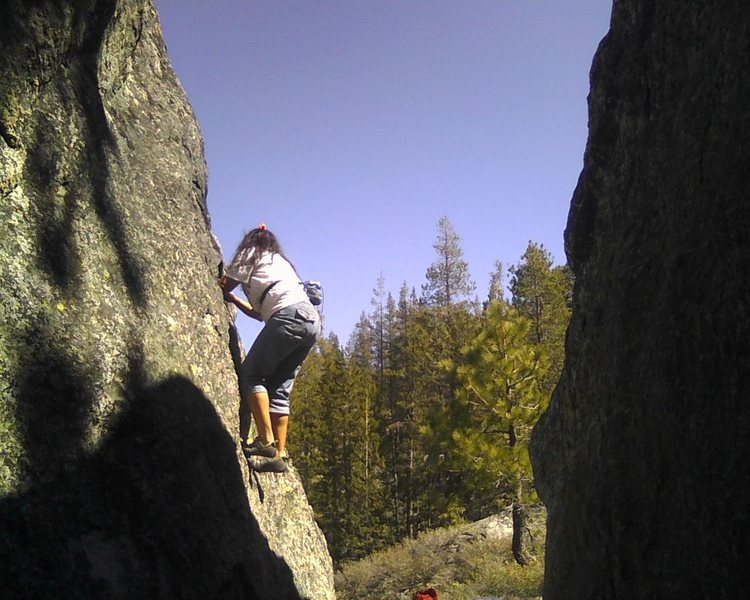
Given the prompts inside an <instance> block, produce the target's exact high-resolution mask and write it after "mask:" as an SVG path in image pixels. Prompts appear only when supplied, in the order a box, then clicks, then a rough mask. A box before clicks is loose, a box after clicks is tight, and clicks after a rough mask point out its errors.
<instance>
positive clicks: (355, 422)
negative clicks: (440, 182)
mask: <svg viewBox="0 0 750 600" xmlns="http://www.w3.org/2000/svg"><path fill="white" fill-rule="evenodd" d="M434 249H435V261H434V262H433V263H432V264H431V265H429V266H428V267H427V268H426V272H425V282H424V283H423V284H422V285H421V288H420V289H419V291H417V289H416V288H414V287H410V286H409V285H408V284H407V283H403V284H402V285H401V287H400V290H399V292H398V296H397V297H394V296H393V294H392V293H390V292H388V291H386V282H385V279H384V277H383V276H382V275H381V276H380V278H379V279H378V280H377V282H376V284H375V287H374V289H373V295H372V301H371V308H370V310H369V312H368V311H363V312H362V314H361V316H360V319H359V321H358V323H357V325H356V327H355V328H354V331H353V333H352V335H351V337H350V339H349V340H348V341H347V343H346V344H341V343H340V342H339V340H338V339H337V337H336V336H335V334H330V335H328V336H327V337H324V338H323V339H321V340H320V342H319V343H318V345H317V347H316V349H315V350H314V351H313V353H311V355H310V356H309V358H308V359H307V361H306V363H305V365H304V367H303V369H302V372H301V373H300V375H299V377H298V380H297V383H296V387H295V393H294V411H295V413H294V428H293V429H292V430H291V431H290V438H289V441H290V451H291V455H292V458H293V461H294V465H295V467H296V468H297V470H298V471H299V473H300V475H301V477H302V480H303V482H304V485H305V489H306V491H307V494H308V496H309V500H310V503H311V504H312V506H313V508H314V510H315V513H316V518H317V519H318V522H319V524H320V526H321V528H322V529H323V531H324V533H325V535H326V538H327V540H328V545H329V549H330V552H331V554H332V556H333V558H334V561H335V562H336V563H337V564H340V563H342V562H344V561H353V560H358V559H360V558H362V557H364V556H367V555H369V554H371V553H372V552H374V551H376V550H380V549H383V548H386V547H389V546H392V545H394V544H396V543H398V542H399V541H401V540H404V539H406V538H415V537H416V536H417V535H418V534H420V533H421V532H424V531H427V530H431V529H435V528H439V527H446V526H450V525H454V524H457V523H460V522H463V521H474V520H478V519H482V518H484V517H487V516H489V515H492V514H495V513H498V512H499V511H500V510H502V509H504V508H508V507H512V513H513V526H514V531H513V556H514V558H515V560H516V562H518V563H519V564H525V563H526V562H527V561H528V560H530V559H532V557H533V552H534V549H533V543H532V540H531V539H529V537H528V535H527V532H528V528H527V527H526V526H525V519H526V515H527V514H528V507H529V506H531V505H533V504H534V503H536V502H538V498H537V496H536V493H535V491H534V481H533V474H532V470H531V464H530V460H529V452H528V444H529V440H530V435H531V429H532V427H533V426H534V424H535V423H536V421H537V419H538V418H539V416H540V415H541V413H542V412H543V411H544V410H545V409H546V407H547V406H548V404H549V401H550V396H551V394H552V391H553V389H554V387H555V384H556V382H557V379H558V377H559V375H560V372H561V369H562V364H563V358H564V338H565V332H566V329H567V325H568V321H569V318H570V310H571V296H572V285H573V282H572V275H571V272H570V270H569V269H568V268H567V266H559V265H557V266H556V265H555V264H554V260H553V257H552V256H551V255H550V253H549V252H548V251H547V250H546V249H545V248H544V247H543V246H542V245H540V244H537V243H535V242H533V241H532V242H529V244H528V247H527V248H526V251H525V253H524V254H523V256H521V257H520V259H519V260H518V262H517V263H515V264H511V265H509V266H508V268H507V269H506V268H505V267H504V265H503V264H502V263H501V262H500V261H496V262H495V269H494V270H493V272H492V273H490V274H489V280H488V294H487V297H486V298H484V299H480V298H478V297H477V296H476V294H475V287H476V286H475V284H474V282H473V281H472V280H471V278H470V275H469V265H468V264H467V263H466V261H465V259H464V256H463V251H462V248H461V244H460V238H459V236H458V234H457V233H456V232H455V230H454V229H453V226H452V225H451V223H450V221H449V219H448V218H447V217H442V218H441V219H440V221H439V223H438V226H437V236H436V241H435V243H434Z"/></svg>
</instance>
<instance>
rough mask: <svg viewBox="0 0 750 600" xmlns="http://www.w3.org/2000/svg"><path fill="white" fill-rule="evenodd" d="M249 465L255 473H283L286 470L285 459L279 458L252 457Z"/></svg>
mask: <svg viewBox="0 0 750 600" xmlns="http://www.w3.org/2000/svg"><path fill="white" fill-rule="evenodd" d="M250 467H251V468H252V469H253V471H256V472H257V473H284V472H285V471H286V470H287V466H286V461H285V460H284V459H283V458H281V457H279V458H267V459H265V460H263V459H254V460H252V461H250Z"/></svg>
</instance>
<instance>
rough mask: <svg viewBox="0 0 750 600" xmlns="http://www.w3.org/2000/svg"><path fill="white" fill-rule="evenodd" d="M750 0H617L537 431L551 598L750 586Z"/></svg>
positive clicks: (682, 594)
mask: <svg viewBox="0 0 750 600" xmlns="http://www.w3.org/2000/svg"><path fill="white" fill-rule="evenodd" d="M748 73H750V4H748V3H747V2H746V1H744V0H743V1H741V2H740V1H738V0H734V1H726V2H684V1H682V0H671V1H667V0H665V1H662V2H650V1H646V0H618V1H616V2H614V9H613V18H612V24H611V30H610V32H609V34H608V35H607V36H606V38H605V39H604V40H603V42H602V44H601V45H600V48H599V50H598V52H597V55H596V57H595V60H594V64H593V67H592V74H591V81H592V88H591V94H590V97H589V112H590V120H589V123H590V131H589V139H588V144H587V148H586V154H585V160H584V169H583V172H582V174H581V177H580V180H579V182H578V186H577V188H576V190H575V193H574V197H573V203H572V207H571V212H570V218H569V222H568V228H567V231H566V250H567V254H568V258H569V261H570V263H571V266H572V268H573V271H574V273H575V277H576V285H575V292H574V310H573V318H572V322H571V326H570V330H569V335H568V339H567V352H568V356H567V363H566V365H565V369H564V373H563V376H562V379H561V382H560V385H559V387H558V389H557V391H556V393H555V395H554V398H553V401H552V404H551V407H550V409H549V411H548V412H547V413H546V415H545V416H544V417H543V418H542V419H541V421H540V423H539V425H538V426H537V428H536V430H535V432H534V436H533V445H532V453H533V462H534V467H535V475H536V478H537V485H538V488H539V490H540V492H541V495H542V497H543V500H544V502H545V504H546V505H547V509H548V535H547V554H546V560H547V562H546V574H545V586H544V597H545V600H556V599H559V598H565V599H568V598H576V599H577V600H584V599H589V598H591V599H593V598H597V599H600V598H628V599H630V598H640V599H643V598H659V599H663V598H739V597H744V595H746V593H747V583H748V581H747V577H748V576H747V569H746V565H745V562H746V558H747V556H748V539H750V531H748V529H749V528H748V512H749V508H748V506H749V505H748V501H747V495H746V494H747V493H746V491H745V490H747V488H748V483H749V482H748V472H749V469H748V467H749V466H750V464H749V461H748V444H749V443H750V442H749V441H748V440H750V428H749V427H748V420H749V415H750V405H748V398H749V397H750V366H749V365H750V362H748V357H749V356H750V313H749V312H748V309H749V308H750V294H749V292H750V240H748V232H750V202H748V190H749V189H750V78H749V77H748Z"/></svg>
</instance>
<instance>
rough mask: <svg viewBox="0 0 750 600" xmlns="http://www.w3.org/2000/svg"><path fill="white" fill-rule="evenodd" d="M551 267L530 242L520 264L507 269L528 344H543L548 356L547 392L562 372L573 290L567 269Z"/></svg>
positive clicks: (542, 251)
mask: <svg viewBox="0 0 750 600" xmlns="http://www.w3.org/2000/svg"><path fill="white" fill-rule="evenodd" d="M552 265H553V260H552V255H551V254H550V253H549V252H548V251H547V250H546V249H545V248H544V246H542V245H538V244H536V243H535V242H531V241H530V242H529V245H528V247H527V248H526V252H525V253H524V255H523V256H522V257H521V262H520V263H519V264H518V265H514V266H511V267H510V269H509V271H510V274H511V281H510V290H511V294H512V304H513V306H514V307H515V308H516V309H517V310H518V312H519V313H520V314H522V315H523V316H525V317H527V318H528V319H530V320H531V323H532V327H531V330H530V332H529V335H530V340H531V341H532V342H533V343H535V344H543V345H544V346H545V348H546V350H547V352H548V354H549V358H550V361H551V365H552V367H551V369H550V372H549V374H548V381H547V382H546V387H547V389H548V390H549V391H550V392H551V391H552V389H553V388H554V385H555V384H556V383H557V379H558V378H559V375H560V373H561V372H562V366H563V361H564V358H565V348H564V346H565V332H566V331H567V328H568V323H569V321H570V313H571V297H572V287H573V276H572V273H571V271H570V269H569V268H568V267H567V266H558V267H553V266H552Z"/></svg>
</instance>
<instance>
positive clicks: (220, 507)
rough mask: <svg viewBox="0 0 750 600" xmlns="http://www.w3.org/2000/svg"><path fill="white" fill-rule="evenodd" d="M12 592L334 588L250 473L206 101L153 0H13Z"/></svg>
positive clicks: (4, 459)
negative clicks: (195, 103)
mask: <svg viewBox="0 0 750 600" xmlns="http://www.w3.org/2000/svg"><path fill="white" fill-rule="evenodd" d="M0 44H1V46H0V278H2V285H1V286H0V532H2V534H0V581H2V596H3V598H16V597H17V598H123V599H125V598H128V599H130V598H137V597H142V598H157V597H158V598H185V599H189V598H196V599H198V598H200V599H204V598H218V597H221V598H227V599H229V598H246V599H258V600H266V599H275V598H278V599H282V598H283V599H285V600H286V599H291V598H315V599H318V598H324V599H328V598H334V592H333V572H332V564H331V559H330V556H329V555H328V552H327V549H326V545H325V540H324V538H323V536H322V534H321V532H320V530H319V529H318V528H317V526H316V524H315V522H314V520H313V515H312V511H311V509H310V507H309V505H308V503H307V500H306V497H305V494H304V490H303V489H302V487H301V484H300V481H299V479H298V478H297V476H296V474H295V473H294V471H292V472H290V473H288V474H283V475H271V474H268V475H262V476H259V477H256V476H253V477H251V475H250V474H249V473H248V469H247V465H246V463H245V461H244V459H242V457H241V453H238V446H237V440H238V439H239V434H240V432H239V428H240V418H239V410H238V391H237V378H236V375H235V371H234V364H233V359H232V352H230V346H232V347H233V349H234V354H236V353H237V350H238V348H237V342H236V337H234V333H233V326H232V318H231V317H232V316H231V314H230V313H229V312H228V311H227V309H226V307H225V305H224V303H223V301H222V298H221V293H220V291H219V289H218V287H217V286H216V278H217V276H218V273H219V264H220V262H221V253H220V250H219V249H218V248H217V246H216V244H215V242H214V241H213V237H212V235H211V232H210V227H209V221H208V214H207V210H206V204H205V198H206V166H205V161H204V157H203V149H202V138H201V135H200V131H199V129H198V126H197V124H196V121H195V118H194V116H193V113H192V110H191V108H190V106H189V104H188V102H187V100H186V98H185V94H184V92H183V90H182V88H181V86H180V85H179V83H178V81H177V79H176V78H175V75H174V73H173V71H172V68H171V66H170V64H169V61H168V59H167V56H166V51H165V48H164V42H163V40H162V36H161V31H160V27H159V23H158V18H157V15H156V12H155V10H154V7H153V5H152V3H151V2H150V1H148V0H80V1H75V2H73V1H72V0H71V1H67V2H66V1H59V0H55V1H52V0H48V1H42V0H38V1H27V0H5V1H4V2H3V3H2V4H0Z"/></svg>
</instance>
